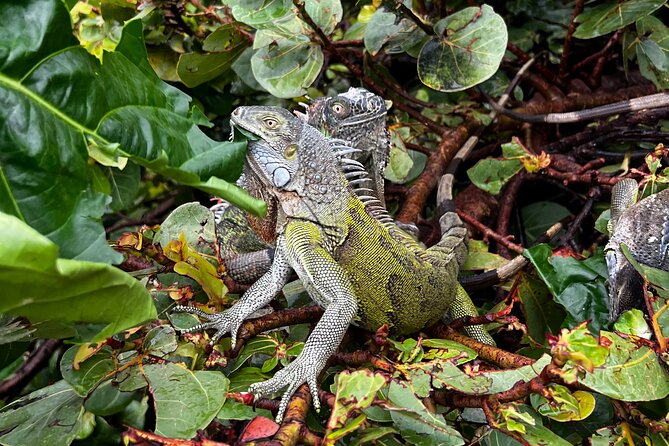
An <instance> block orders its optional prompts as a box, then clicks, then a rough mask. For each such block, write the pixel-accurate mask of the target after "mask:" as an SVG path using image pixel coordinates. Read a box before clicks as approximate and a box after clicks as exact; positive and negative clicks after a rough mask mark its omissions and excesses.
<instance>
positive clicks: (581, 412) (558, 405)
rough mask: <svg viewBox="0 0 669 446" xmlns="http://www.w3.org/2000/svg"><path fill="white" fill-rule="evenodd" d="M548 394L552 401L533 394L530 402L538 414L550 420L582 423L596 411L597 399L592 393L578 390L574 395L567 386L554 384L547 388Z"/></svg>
mask: <svg viewBox="0 0 669 446" xmlns="http://www.w3.org/2000/svg"><path fill="white" fill-rule="evenodd" d="M546 392H547V394H548V395H550V399H547V398H546V397H545V396H543V395H542V394H539V393H533V394H532V395H530V401H531V402H532V407H534V409H535V410H536V411H537V412H539V413H540V414H541V415H543V416H546V417H548V418H550V419H553V420H556V421H560V422H566V421H580V420H583V419H585V418H587V417H589V416H590V414H591V413H592V412H593V411H594V409H595V397H594V396H592V394H591V393H588V392H584V391H582V390H577V391H575V392H574V393H573V394H572V393H571V392H570V391H569V389H568V388H566V387H565V386H561V385H559V384H554V383H551V384H549V385H548V386H547V389H546Z"/></svg>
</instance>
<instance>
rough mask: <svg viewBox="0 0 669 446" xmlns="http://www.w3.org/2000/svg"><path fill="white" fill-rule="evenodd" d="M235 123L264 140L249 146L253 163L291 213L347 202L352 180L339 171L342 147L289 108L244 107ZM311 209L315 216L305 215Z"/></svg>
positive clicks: (236, 112) (319, 210)
mask: <svg viewBox="0 0 669 446" xmlns="http://www.w3.org/2000/svg"><path fill="white" fill-rule="evenodd" d="M230 122H231V124H232V125H233V126H235V127H241V128H242V129H244V130H246V131H248V132H251V133H253V134H254V135H256V136H257V137H259V138H260V139H259V140H257V141H250V142H249V144H248V151H247V156H246V159H247V163H248V166H249V168H250V170H251V171H252V172H253V174H254V175H255V177H256V178H257V179H258V180H259V181H260V182H262V183H263V185H264V186H265V187H267V188H269V189H270V190H272V191H273V192H272V193H273V194H274V195H275V196H276V197H277V198H278V201H279V202H280V205H281V206H282V208H283V209H284V212H285V213H286V214H287V215H293V216H298V215H295V212H297V213H298V214H300V215H299V216H300V217H304V218H310V219H311V218H312V217H313V214H314V213H316V214H321V213H323V212H325V211H329V210H330V208H331V209H334V208H336V207H338V204H339V202H344V201H345V198H346V194H347V193H348V192H347V184H348V183H347V182H346V180H345V178H344V176H343V174H342V172H341V170H340V169H339V160H338V158H337V154H336V153H335V151H336V149H335V147H336V145H335V143H334V142H333V141H331V140H329V139H328V138H326V137H325V136H323V135H322V134H321V133H320V132H319V131H318V130H316V129H314V128H313V127H311V126H309V125H308V124H307V123H306V122H304V121H303V120H301V119H299V118H298V117H296V116H294V115H293V114H292V113H290V112H289V111H287V110H284V109H282V108H279V107H269V106H255V107H238V108H237V109H235V110H234V111H233V112H232V116H231V118H230ZM343 149H345V148H343ZM350 150H352V149H350ZM298 201H299V203H300V204H299V205H297V204H296V203H297V202H298ZM288 204H289V206H288V207H287V205H288ZM297 208H299V209H297ZM307 208H309V211H308V212H307V213H308V214H309V216H306V215H303V214H304V213H305V212H306V211H305V209H307ZM325 208H328V209H325ZM326 213H327V212H326ZM319 221H320V219H319Z"/></svg>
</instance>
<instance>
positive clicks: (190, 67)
mask: <svg viewBox="0 0 669 446" xmlns="http://www.w3.org/2000/svg"><path fill="white" fill-rule="evenodd" d="M248 45H249V42H248V40H247V39H245V38H244V37H243V36H242V34H241V33H238V32H237V31H236V29H235V27H234V26H233V25H223V26H220V27H218V28H216V30H215V31H214V32H213V33H211V34H210V35H209V36H207V38H206V39H205V40H204V42H203V44H202V49H203V50H204V51H206V53H186V54H182V55H181V56H180V57H179V62H178V64H177V74H178V75H179V79H181V81H182V82H183V83H184V84H185V85H186V86H188V87H191V88H192V87H197V86H198V85H200V84H202V83H204V82H207V81H210V80H212V79H215V78H216V77H218V76H220V75H222V74H223V73H224V72H226V71H227V70H229V69H231V68H232V64H233V63H234V61H235V60H237V57H239V55H240V54H241V53H242V52H243V51H244V50H245V49H246V47H247V46H248Z"/></svg>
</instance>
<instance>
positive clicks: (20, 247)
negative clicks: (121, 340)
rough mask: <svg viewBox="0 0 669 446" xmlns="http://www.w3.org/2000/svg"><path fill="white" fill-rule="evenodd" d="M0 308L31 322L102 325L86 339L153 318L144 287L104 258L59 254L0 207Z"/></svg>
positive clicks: (2, 311) (152, 308)
mask: <svg viewBox="0 0 669 446" xmlns="http://www.w3.org/2000/svg"><path fill="white" fill-rule="evenodd" d="M0 226H1V227H2V228H3V230H2V231H0V280H1V281H2V283H4V284H5V285H6V286H7V288H6V289H5V292H4V294H3V298H2V299H0V313H9V314H16V315H21V316H24V317H27V318H28V319H30V320H31V321H44V320H59V321H67V322H90V323H102V324H107V325H106V326H104V327H103V328H102V329H101V330H100V331H99V332H98V333H96V334H94V335H93V334H92V335H91V339H90V341H91V342H96V341H102V340H104V339H106V338H107V337H109V336H112V335H113V334H115V333H118V332H120V331H122V330H125V329H127V328H131V327H134V326H137V325H139V324H141V323H142V322H145V321H147V320H151V319H154V318H155V317H156V309H155V307H154V306H153V301H152V300H151V296H150V295H149V293H148V292H147V291H146V289H145V288H144V286H143V285H142V284H141V283H140V282H139V281H137V280H136V279H134V278H133V277H131V276H130V275H128V274H126V273H125V272H123V271H121V270H119V269H117V268H113V267H111V266H109V265H106V264H104V263H92V262H82V261H79V260H69V259H59V258H58V247H56V245H54V244H53V243H52V242H51V241H50V240H48V239H47V238H46V237H44V236H43V235H40V234H39V233H37V232H36V231H35V230H34V229H32V228H30V227H28V226H27V225H26V224H25V223H23V222H22V221H20V220H19V219H18V218H16V217H13V216H10V215H7V214H3V213H1V212H0Z"/></svg>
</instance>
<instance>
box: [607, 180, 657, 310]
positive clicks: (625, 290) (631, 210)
mask: <svg viewBox="0 0 669 446" xmlns="http://www.w3.org/2000/svg"><path fill="white" fill-rule="evenodd" d="M637 195H638V185H637V182H636V181H635V180H632V179H624V180H621V181H619V182H617V183H616V184H615V186H613V191H612V192H611V219H610V220H609V232H610V233H611V238H610V239H609V243H607V245H606V247H605V248H604V252H605V255H606V265H607V267H608V270H609V319H610V320H612V321H614V320H616V319H617V318H618V316H620V314H621V313H623V312H624V311H627V310H630V309H632V308H644V307H645V305H644V301H643V279H642V278H641V276H640V275H639V273H638V272H637V271H636V270H635V269H634V267H633V266H632V265H631V264H630V262H629V261H628V260H627V258H626V257H625V255H624V254H623V252H622V250H621V248H620V244H621V243H624V244H625V245H627V247H628V248H629V250H630V253H631V254H632V255H633V256H634V258H635V259H636V260H637V261H638V262H639V263H643V264H645V265H648V266H652V267H654V268H658V269H662V270H664V271H668V272H669V189H665V190H663V191H660V192H658V193H656V194H654V195H651V196H649V197H647V198H645V199H643V200H641V201H639V202H638V203H636V199H637ZM635 203H636V204H635Z"/></svg>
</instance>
